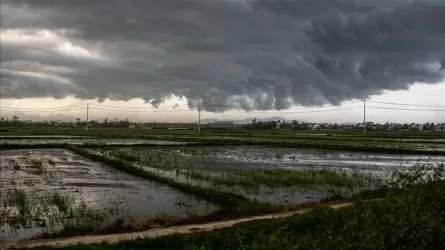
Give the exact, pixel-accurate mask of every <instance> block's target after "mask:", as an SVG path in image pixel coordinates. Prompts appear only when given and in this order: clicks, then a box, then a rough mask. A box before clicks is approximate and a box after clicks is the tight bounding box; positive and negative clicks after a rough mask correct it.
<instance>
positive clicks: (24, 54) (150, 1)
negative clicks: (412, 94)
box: [0, 0, 445, 110]
mask: <svg viewBox="0 0 445 250" xmlns="http://www.w3.org/2000/svg"><path fill="white" fill-rule="evenodd" d="M0 11H1V17H2V20H1V30H2V43H1V69H2V70H1V75H0V77H1V79H0V80H1V82H2V86H1V92H2V97H3V98H26V97H36V96H53V97H56V98H63V97H64V96H71V95H72V96H75V97H78V98H98V99H99V100H103V99H105V98H111V99H114V100H129V99H132V98H143V99H144V100H146V101H147V102H150V103H152V104H153V105H158V104H159V103H161V102H162V101H164V100H165V99H166V98H168V97H169V96H172V95H177V96H180V97H186V98H187V99H188V101H189V105H190V106H193V105H195V104H196V102H198V101H202V102H203V107H204V108H205V109H208V110H224V109H227V108H226V107H225V106H229V107H234V108H244V109H251V108H256V109H285V108H288V107H290V106H292V105H295V104H302V105H306V106H313V105H322V104H327V103H332V104H339V103H340V102H341V101H344V100H348V99H354V98H365V97H367V96H369V95H372V94H378V93H381V92H382V91H383V90H398V89H406V88H408V87H409V85H410V84H412V83H414V82H425V83H437V82H440V81H442V80H443V79H444V78H445V71H444V70H443V65H444V63H443V62H444V60H445V25H443V24H444V23H445V15H444V14H443V13H445V1H439V0H422V1H420V0H419V1H414V0H343V1H334V0H320V1H314V0H214V1H205V0H162V1H161V0H128V1H118V0H93V1H90V0H78V1H57V0H44V1H31V0H28V1H25V0H9V1H8V0H3V1H2V2H1V8H0ZM45 30H47V31H51V32H52V33H50V34H48V33H45V32H44V31H45ZM11 32H12V33H11ZM14 32H15V33H14ZM17 33H20V34H21V35H24V36H28V38H26V39H12V38H11V36H13V35H15V36H17ZM53 34H56V36H54V35H53ZM36 36H46V37H47V39H46V40H45V39H37V40H36V39H35V38H32V37H36ZM33 39H34V40H33ZM60 46H62V47H60ZM63 46H65V47H63ZM66 46H68V47H69V48H66ZM85 51H86V52H85ZM89 52H91V53H89Z"/></svg>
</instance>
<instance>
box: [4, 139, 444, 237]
mask: <svg viewBox="0 0 445 250" xmlns="http://www.w3.org/2000/svg"><path fill="white" fill-rule="evenodd" d="M221 138H222V137H221ZM221 138H219V141H216V140H214V139H215V138H214V137H213V136H207V137H206V136H195V137H191V136H189V135H187V136H165V137H162V136H159V137H154V136H151V137H140V138H123V137H118V138H111V137H107V136H97V135H95V136H91V135H55V136H51V135H50V136H48V135H20V136H19V135H12V136H0V148H1V151H0V156H1V158H0V170H1V172H0V173H1V174H0V243H1V242H3V243H7V242H9V243H10V242H18V241H24V240H30V239H40V238H54V237H63V236H73V235H84V234H106V233H119V232H128V231H139V230H143V229H149V228H156V227H165V226H170V225H178V224H190V223H196V222H208V221H214V220H224V219H227V218H234V217H241V216H249V215H258V214H265V213H266V214H267V213H271V212H280V211H288V210H291V209H294V208H296V207H299V206H312V205H316V204H322V203H325V202H332V201H335V200H348V199H351V198H352V197H357V196H359V195H361V194H362V193H363V192H369V191H373V190H378V189H381V188H382V187H383V186H384V185H385V183H387V182H388V181H390V180H391V179H392V178H393V174H394V172H396V171H397V172H399V173H404V172H408V170H409V169H411V168H413V167H415V166H437V165H441V164H444V163H445V151H444V153H441V152H442V151H443V150H444V149H445V141H443V139H441V138H400V139H397V138H369V139H367V140H363V139H357V140H352V141H351V140H349V139H347V140H346V139H339V140H336V141H335V143H334V142H332V141H331V142H328V143H331V144H329V145H334V144H335V145H336V147H335V149H329V148H328V149H327V148H320V147H318V146H311V145H319V143H326V142H322V141H323V140H318V139H301V140H306V141H311V143H312V144H310V145H309V144H305V145H304V146H301V145H300V144H297V145H295V144H293V143H292V142H286V141H285V140H284V139H283V140H281V141H282V142H283V144H279V145H278V144H276V142H275V140H279V139H277V138H274V139H273V140H272V139H270V138H269V139H268V140H269V141H267V142H268V143H270V144H269V145H267V144H265V143H261V141H262V140H266V139H265V138H264V137H258V138H253V139H252V138H251V139H250V140H249V143H241V144H240V141H244V140H246V139H245V137H243V138H242V139H237V140H229V139H227V138H226V139H221ZM255 140H257V141H258V143H257V145H255V143H254V142H255ZM326 140H333V139H326ZM222 141H224V143H221V142H222ZM210 142H211V143H210ZM299 143H301V141H299ZM343 144H344V145H347V146H345V149H342V148H341V145H343ZM365 144H366V145H367V147H370V148H374V149H377V150H368V151H367V150H366V148H363V145H365ZM354 145H358V146H357V147H360V150H354V148H351V147H354ZM382 145H383V146H382ZM395 145H396V146H395ZM338 147H340V148H338ZM388 148H403V149H405V150H409V151H406V152H405V151H403V152H405V153H400V151H394V152H391V151H388V150H387V149H388ZM430 152H434V153H430Z"/></svg>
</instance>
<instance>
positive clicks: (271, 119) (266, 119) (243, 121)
mask: <svg viewBox="0 0 445 250" xmlns="http://www.w3.org/2000/svg"><path fill="white" fill-rule="evenodd" d="M253 119H255V118H253V117H252V118H245V119H242V120H228V119H225V120H218V119H216V118H207V119H202V120H201V123H202V124H206V123H214V122H217V121H233V122H235V123H236V124H247V123H251V122H252V120H253ZM256 119H257V121H262V122H268V121H278V120H280V121H282V122H283V121H285V122H291V120H288V119H285V118H283V117H279V116H273V117H267V118H256Z"/></svg>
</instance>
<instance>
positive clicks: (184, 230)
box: [0, 203, 351, 249]
mask: <svg viewBox="0 0 445 250" xmlns="http://www.w3.org/2000/svg"><path fill="white" fill-rule="evenodd" d="M350 205H351V203H340V204H334V205H327V207H330V208H333V209H339V208H343V207H347V206H350ZM311 210H313V209H301V210H297V211H292V212H287V213H280V214H269V215H262V216H253V217H246V218H240V219H234V220H226V221H217V222H211V223H206V224H195V225H185V226H176V227H169V228H160V229H151V230H147V231H142V232H133V233H123V234H108V235H91V236H89V235H87V236H77V237H71V238H62V239H45V240H36V241H21V242H11V243H6V244H0V249H8V248H13V247H15V248H31V247H42V246H52V247H63V246H68V245H76V244H93V243H103V242H107V243H118V242H120V241H124V240H134V239H137V238H156V237H160V236H166V235H171V234H190V233H197V232H210V231H214V230H218V229H223V228H230V227H233V226H234V225H236V224H238V223H242V222H249V221H255V220H268V219H276V218H284V217H289V216H291V215H295V214H304V213H307V212H310V211H311Z"/></svg>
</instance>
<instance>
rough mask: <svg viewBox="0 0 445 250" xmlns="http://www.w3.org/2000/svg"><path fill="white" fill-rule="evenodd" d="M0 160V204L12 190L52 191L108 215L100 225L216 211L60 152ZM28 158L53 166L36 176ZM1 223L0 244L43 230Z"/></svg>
mask: <svg viewBox="0 0 445 250" xmlns="http://www.w3.org/2000/svg"><path fill="white" fill-rule="evenodd" d="M1 156H2V157H1V160H0V168H1V175H0V196H3V198H1V199H0V201H3V202H6V198H5V197H6V195H7V194H8V191H10V192H11V191H13V190H15V189H23V190H25V191H26V192H29V193H30V194H31V193H32V195H35V196H38V197H40V196H42V197H43V196H45V195H48V194H50V195H52V194H53V193H58V194H61V195H69V196H70V197H72V198H73V199H74V203H76V204H79V203H81V201H84V203H85V204H86V206H87V207H88V208H89V209H91V210H92V211H113V212H112V213H108V214H107V218H106V220H105V222H104V225H106V224H107V223H112V222H113V221H115V220H116V219H123V220H125V221H128V222H136V223H137V222H144V221H146V220H148V219H151V218H154V217H157V216H174V217H182V218H183V217H187V216H189V215H192V214H193V215H203V214H207V213H209V212H211V211H213V210H214V209H215V207H214V206H213V205H211V204H209V203H207V202H205V201H202V200H198V199H196V198H194V197H192V196H189V195H186V194H183V193H181V192H178V191H176V190H174V189H172V188H170V187H168V186H166V185H163V184H159V183H156V182H150V181H147V180H144V179H142V178H138V177H134V176H130V175H127V174H125V173H122V172H119V171H116V170H114V169H112V168H110V167H108V166H106V165H103V164H101V163H97V162H92V161H90V160H87V159H84V158H82V157H79V156H77V155H75V154H73V153H72V152H70V151H67V150H64V149H39V150H5V151H1ZM26 159H27V160H26ZM29 159H38V160H40V159H42V160H45V161H47V162H50V163H53V164H54V165H53V166H52V165H48V166H47V167H46V169H45V175H43V174H41V175H39V174H36V173H35V172H33V171H34V169H33V168H32V167H30V166H29V164H27V163H26V162H29ZM36 161H37V160H36ZM17 163H18V164H17ZM15 165H20V167H14V166H15ZM1 207H6V206H3V204H2V206H0V214H1V212H2V211H1V210H2V208H1ZM0 221H1V220H0ZM2 222H3V225H0V226H1V227H0V229H1V230H3V231H0V240H3V241H14V240H22V239H29V238H31V237H33V236H36V235H37V234H38V233H39V232H42V230H47V228H39V227H31V228H22V227H19V228H16V229H15V230H12V229H11V228H10V227H8V226H7V225H6V224H5V223H4V221H2ZM56 224H57V223H56ZM56 227H57V225H56ZM59 228H60V225H59Z"/></svg>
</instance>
